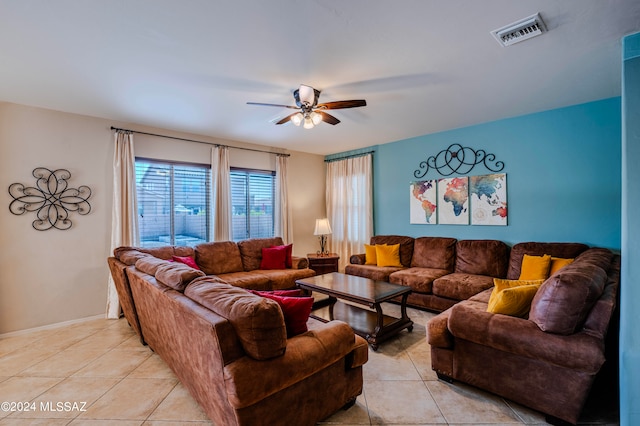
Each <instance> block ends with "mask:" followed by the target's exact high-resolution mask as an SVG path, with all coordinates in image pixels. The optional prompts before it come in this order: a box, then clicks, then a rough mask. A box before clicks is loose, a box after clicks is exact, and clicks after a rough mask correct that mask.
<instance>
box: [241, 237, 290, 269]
mask: <svg viewBox="0 0 640 426" xmlns="http://www.w3.org/2000/svg"><path fill="white" fill-rule="evenodd" d="M281 245H283V243H282V238H280V237H274V238H251V239H248V240H243V241H240V242H238V249H239V250H240V258H241V259H242V267H243V268H244V270H245V271H253V270H255V269H260V263H261V262H262V249H263V248H269V247H273V246H281Z"/></svg>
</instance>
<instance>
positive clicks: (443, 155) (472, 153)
mask: <svg viewBox="0 0 640 426" xmlns="http://www.w3.org/2000/svg"><path fill="white" fill-rule="evenodd" d="M492 163H493V164H492ZM477 164H484V166H485V167H486V168H487V169H489V170H491V171H492V172H500V171H502V169H504V163H503V162H502V161H496V156H495V155H494V154H487V153H486V151H485V150H483V149H479V150H477V151H476V150H474V149H473V148H469V147H468V146H462V145H460V144H457V143H454V144H451V145H449V147H448V148H447V149H443V150H442V151H440V152H439V153H437V154H436V155H432V156H431V157H429V158H427V160H426V161H423V162H421V163H420V168H419V169H417V170H416V171H414V172H413V175H414V176H415V177H416V178H418V179H420V178H423V177H424V176H426V175H427V172H428V171H429V170H430V169H435V170H436V171H437V172H438V173H440V174H441V175H443V176H451V175H452V174H454V173H457V174H461V175H466V174H467V173H469V172H470V171H471V170H473V168H474V167H475V166H476V165H477Z"/></svg>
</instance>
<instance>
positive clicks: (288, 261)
mask: <svg viewBox="0 0 640 426" xmlns="http://www.w3.org/2000/svg"><path fill="white" fill-rule="evenodd" d="M271 247H284V248H285V258H284V266H286V267H287V268H293V261H292V260H291V256H292V255H293V244H287V245H286V246H271Z"/></svg>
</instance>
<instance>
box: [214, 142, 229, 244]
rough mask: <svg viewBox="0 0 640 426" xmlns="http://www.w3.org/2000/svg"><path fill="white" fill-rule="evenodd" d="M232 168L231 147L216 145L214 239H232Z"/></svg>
mask: <svg viewBox="0 0 640 426" xmlns="http://www.w3.org/2000/svg"><path fill="white" fill-rule="evenodd" d="M230 171H231V168H230V167H229V148H228V147H226V146H214V147H213V148H212V149H211V205H212V208H211V223H212V224H213V227H212V229H213V235H212V236H211V239H212V241H229V240H231V227H232V222H231V177H230Z"/></svg>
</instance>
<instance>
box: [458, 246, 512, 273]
mask: <svg viewBox="0 0 640 426" xmlns="http://www.w3.org/2000/svg"><path fill="white" fill-rule="evenodd" d="M508 266H509V246H507V245H506V244H505V243H504V242H502V241H498V240H460V241H458V242H457V243H456V269H455V272H461V273H464V274H472V275H488V276H490V277H496V278H504V277H505V276H506V275H507V267H508Z"/></svg>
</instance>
